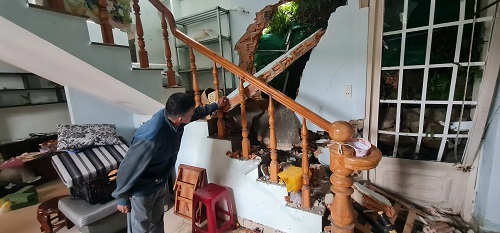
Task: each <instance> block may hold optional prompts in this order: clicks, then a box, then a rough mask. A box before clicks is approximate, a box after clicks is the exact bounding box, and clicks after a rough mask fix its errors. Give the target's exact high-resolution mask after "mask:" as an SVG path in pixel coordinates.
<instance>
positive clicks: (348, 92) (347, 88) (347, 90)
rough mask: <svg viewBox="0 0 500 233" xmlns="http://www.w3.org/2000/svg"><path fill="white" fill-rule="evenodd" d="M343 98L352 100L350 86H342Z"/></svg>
mask: <svg viewBox="0 0 500 233" xmlns="http://www.w3.org/2000/svg"><path fill="white" fill-rule="evenodd" d="M344 98H352V85H344Z"/></svg>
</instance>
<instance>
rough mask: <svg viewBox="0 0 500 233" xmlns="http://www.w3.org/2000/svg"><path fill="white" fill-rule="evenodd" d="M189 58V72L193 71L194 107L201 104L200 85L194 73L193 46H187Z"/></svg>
mask: <svg viewBox="0 0 500 233" xmlns="http://www.w3.org/2000/svg"><path fill="white" fill-rule="evenodd" d="M189 60H190V61H191V73H193V91H194V101H195V103H196V107H199V106H201V105H202V104H201V96H200V86H199V85H198V76H197V74H196V58H195V57H194V52H193V48H189Z"/></svg>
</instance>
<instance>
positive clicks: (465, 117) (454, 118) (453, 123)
mask: <svg viewBox="0 0 500 233" xmlns="http://www.w3.org/2000/svg"><path fill="white" fill-rule="evenodd" d="M475 110H476V107H475V106H474V105H464V107H463V113H462V121H461V122H460V121H459V119H460V114H461V112H462V105H460V104H455V105H453V108H452V110H451V116H450V125H449V127H450V128H449V130H448V134H457V132H458V131H460V132H459V133H460V134H464V135H467V134H468V133H469V131H470V129H471V128H472V120H473V119H472V118H473V116H474V112H475Z"/></svg>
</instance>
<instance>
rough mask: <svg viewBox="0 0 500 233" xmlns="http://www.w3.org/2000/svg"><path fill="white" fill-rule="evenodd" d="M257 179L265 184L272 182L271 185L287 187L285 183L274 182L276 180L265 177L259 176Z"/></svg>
mask: <svg viewBox="0 0 500 233" xmlns="http://www.w3.org/2000/svg"><path fill="white" fill-rule="evenodd" d="M256 181H257V182H259V183H263V184H268V185H269V184H270V185H275V186H280V187H283V188H285V189H286V185H285V183H274V182H271V181H269V180H268V179H266V178H265V177H259V178H257V179H256Z"/></svg>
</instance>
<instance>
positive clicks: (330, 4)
mask: <svg viewBox="0 0 500 233" xmlns="http://www.w3.org/2000/svg"><path fill="white" fill-rule="evenodd" d="M345 4H346V0H296V5H297V12H296V14H295V17H296V18H295V21H297V22H298V23H300V24H327V23H328V19H329V18H330V15H331V14H332V13H333V12H334V11H335V9H337V7H339V6H342V5H345Z"/></svg>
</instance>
